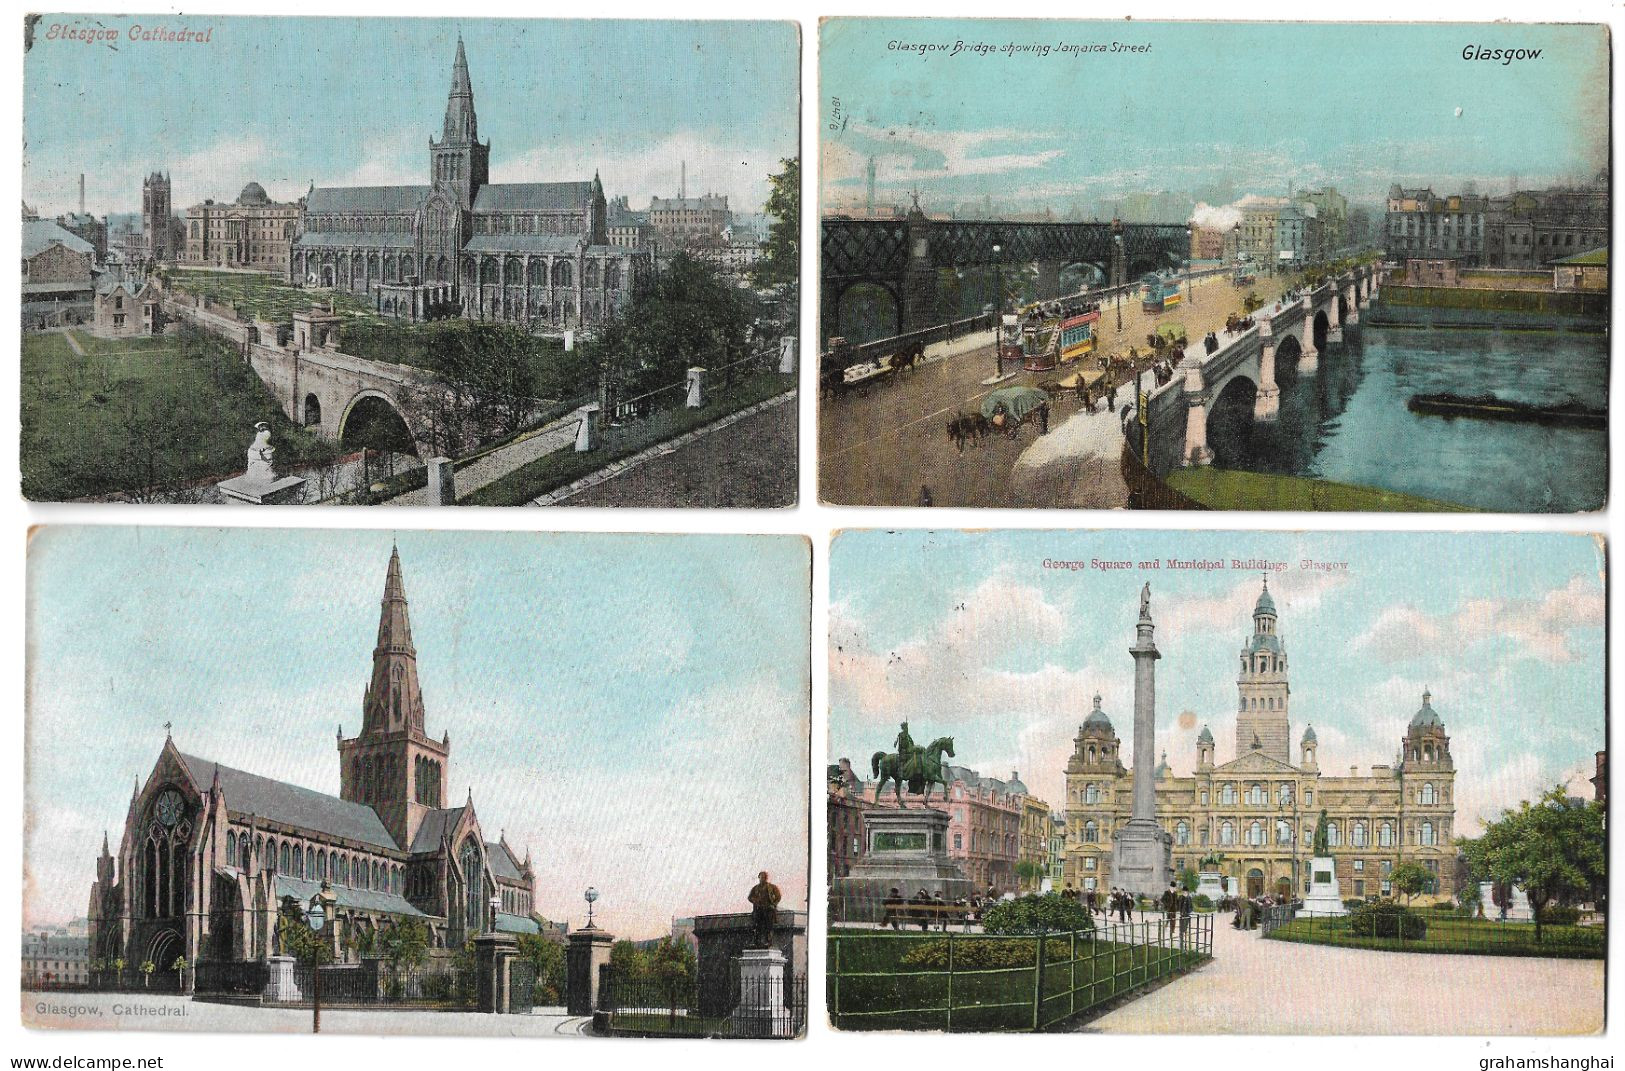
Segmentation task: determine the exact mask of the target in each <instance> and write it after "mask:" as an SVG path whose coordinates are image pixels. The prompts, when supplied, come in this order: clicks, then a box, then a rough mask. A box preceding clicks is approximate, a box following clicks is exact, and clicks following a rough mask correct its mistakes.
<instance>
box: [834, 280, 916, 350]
mask: <svg viewBox="0 0 1625 1071" xmlns="http://www.w3.org/2000/svg"><path fill="white" fill-rule="evenodd" d="M882 296H883V297H884V298H885V300H886V301H887V302H890V306H891V308H890V313H889V315H888V314H887V313H886V311H885V308H884V305H883V303H882V302H881V300H880V299H881V297H882ZM829 308H830V309H831V310H832V312H833V318H832V320H831V322H830V324H829V327H828V331H827V333H828V334H831V335H848V336H853V332H860V333H861V334H871V335H873V337H874V338H885V337H887V335H900V334H902V333H903V301H902V297H901V295H899V294H898V292H897V288H896V287H894V286H892V285H891V284H889V283H885V282H882V281H881V280H879V279H857V280H853V281H852V282H849V283H845V284H843V285H841V286H840V287H839V288H837V289H836V291H835V293H834V294H832V295H830V304H829ZM888 319H889V320H890V323H889V324H887V323H885V321H886V320H888ZM877 331H878V332H879V333H878V334H874V332H877ZM853 337H856V336H853ZM861 341H869V340H868V339H861Z"/></svg>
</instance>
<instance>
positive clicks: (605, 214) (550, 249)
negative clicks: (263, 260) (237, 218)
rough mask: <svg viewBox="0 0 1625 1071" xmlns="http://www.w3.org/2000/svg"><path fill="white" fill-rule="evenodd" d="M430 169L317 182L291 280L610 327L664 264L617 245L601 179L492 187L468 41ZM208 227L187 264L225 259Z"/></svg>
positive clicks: (545, 323)
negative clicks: (418, 178) (406, 179)
mask: <svg viewBox="0 0 1625 1071" xmlns="http://www.w3.org/2000/svg"><path fill="white" fill-rule="evenodd" d="M427 164H428V167H427V172H428V178H429V182H428V183H427V184H426V185H421V186H315V187H313V188H312V189H311V190H310V192H309V193H307V194H306V195H305V198H304V214H303V221H302V223H301V224H300V225H299V233H298V236H297V237H296V238H295V239H294V241H293V247H292V249H291V251H290V252H289V254H288V263H287V270H288V278H289V281H290V282H293V283H296V284H302V285H308V286H322V287H328V288H333V289H338V290H343V291H348V292H350V293H353V294H357V295H361V296H364V297H366V298H368V299H369V300H370V301H372V302H373V303H374V305H375V307H376V308H377V310H378V311H379V312H381V313H383V314H384V315H386V316H392V317H396V318H399V319H402V320H409V321H414V322H415V321H418V320H423V319H428V318H430V317H433V316H439V315H443V314H444V312H445V311H446V310H447V309H454V310H456V311H458V312H459V313H460V314H461V315H463V316H465V317H468V318H471V319H478V320H502V321H507V322H511V323H516V324H523V325H525V326H527V327H529V328H531V329H533V330H563V329H565V328H570V327H578V326H592V325H596V324H601V323H603V322H605V321H606V320H608V319H609V318H610V317H611V316H612V315H613V314H614V313H615V312H616V311H617V310H618V309H620V308H621V307H622V306H623V305H624V304H626V303H627V302H628V301H630V300H631V295H632V290H633V286H634V284H635V283H636V282H637V281H638V280H639V279H640V278H641V277H643V276H645V275H647V274H648V273H650V272H652V271H653V259H652V254H651V252H650V250H648V249H636V248H626V247H624V246H619V245H614V244H612V243H611V241H610V233H609V206H608V202H607V201H606V199H605V197H604V184H603V182H602V181H600V180H599V177H598V175H597V174H596V173H594V175H593V177H592V178H591V179H590V180H587V181H578V182H516V183H493V182H490V181H489V177H490V171H491V143H490V142H489V141H485V142H482V141H480V136H479V120H478V118H477V117H476V115H475V112H474V88H473V83H472V82H471V81H470V79H469V74H468V58H467V56H466V54H465V53H464V50H463V42H462V38H460V37H459V38H458V40H457V57H456V60H455V62H454V63H453V65H452V76H451V92H450V93H449V95H448V96H447V99H446V115H445V120H444V122H443V124H442V126H441V132H440V138H439V139H438V140H436V139H435V138H433V137H431V138H430V139H429V143H428V160H427ZM260 195H261V196H263V191H261V194H260ZM245 196H247V197H249V198H250V199H252V197H253V191H252V189H251V190H248V191H245ZM229 224H230V220H229V219H226V218H225V217H224V216H222V219H221V220H219V221H218V222H217V224H216V226H217V227H226V228H227V230H226V231H225V232H222V233H223V234H226V235H227V237H229V236H230V235H231V234H232V233H235V232H232V231H231V229H230V226H229ZM210 225H211V224H210V221H209V220H207V219H199V218H193V219H192V220H190V221H189V223H188V233H187V261H188V262H195V263H213V262H214V260H215V258H214V256H213V254H212V253H211V251H210V250H209V248H208V243H209V240H210V235H209V229H210ZM240 228H241V225H239V230H240ZM269 247H270V246H269V244H268V245H267V248H269ZM243 252H244V257H245V258H248V259H252V254H251V253H250V252H249V251H247V250H244V251H243Z"/></svg>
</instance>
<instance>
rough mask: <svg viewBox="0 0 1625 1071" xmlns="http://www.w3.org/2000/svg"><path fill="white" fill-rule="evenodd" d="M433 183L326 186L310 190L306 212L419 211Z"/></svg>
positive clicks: (313, 213)
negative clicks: (417, 184)
mask: <svg viewBox="0 0 1625 1071" xmlns="http://www.w3.org/2000/svg"><path fill="white" fill-rule="evenodd" d="M432 188H433V187H430V186H327V187H317V188H316V189H314V190H311V191H310V195H309V196H308V197H307V198H306V199H305V214H306V215H307V216H308V215H320V214H321V213H324V212H416V211H417V209H418V206H419V205H421V204H423V202H424V201H425V200H427V199H428V197H429V192H430V190H431V189H432Z"/></svg>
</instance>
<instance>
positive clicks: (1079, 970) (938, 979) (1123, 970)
mask: <svg viewBox="0 0 1625 1071" xmlns="http://www.w3.org/2000/svg"><path fill="white" fill-rule="evenodd" d="M943 939H944V938H943V937H942V936H941V935H940V934H919V935H913V934H909V935H881V934H874V933H872V932H871V931H845V932H842V931H834V932H832V933H831V935H830V941H829V953H828V956H829V958H828V960H827V961H826V962H827V963H828V965H829V971H830V973H829V975H828V982H827V985H828V989H829V992H828V999H829V1010H830V1014H831V1016H833V1018H834V1022H835V1024H836V1026H837V1028H839V1029H842V1030H947V1029H949V1028H950V1023H949V1017H948V1013H947V1011H946V1010H945V1009H946V1007H947V1004H948V1001H949V990H950V979H949V975H948V974H947V972H946V971H943V970H941V969H937V968H927V967H919V966H915V965H912V964H910V963H908V962H906V961H905V956H907V954H908V952H909V951H910V950H911V949H914V948H917V947H919V946H921V945H922V944H926V943H930V942H937V941H942V940H943ZM986 940H990V939H989V938H985V937H981V936H978V935H970V936H968V937H960V936H958V935H956V936H955V937H954V941H955V945H956V947H957V948H964V947H967V945H968V944H969V943H971V942H976V941H986ZM991 940H995V941H997V940H1000V939H999V938H991ZM1034 943H1035V942H1034ZM1046 944H1047V946H1048V948H1047V955H1046V960H1045V968H1044V991H1043V1003H1042V1007H1041V1008H1040V1009H1039V1012H1040V1022H1042V1023H1044V1024H1053V1023H1055V1022H1056V1021H1058V1020H1061V1019H1065V1018H1070V1017H1071V1016H1072V1014H1074V1013H1081V1012H1084V1011H1087V1010H1088V1009H1090V1008H1092V1007H1095V1006H1097V1005H1099V1004H1103V1003H1105V1002H1106V1001H1108V1000H1110V999H1112V998H1113V997H1115V996H1118V995H1120V994H1123V993H1127V992H1129V991H1130V990H1132V989H1133V988H1135V987H1137V986H1139V985H1141V984H1143V983H1144V981H1146V980H1147V979H1146V978H1145V977H1144V975H1143V973H1142V972H1145V970H1146V959H1147V956H1148V955H1149V956H1151V957H1156V956H1158V955H1167V954H1168V953H1167V950H1161V949H1157V948H1155V947H1147V946H1144V945H1129V944H1118V943H1115V942H1112V941H1106V940H1089V939H1086V938H1082V937H1080V938H1079V939H1078V942H1077V954H1078V959H1077V961H1076V962H1070V961H1069V959H1068V955H1069V951H1070V949H1071V948H1072V944H1071V941H1070V939H1068V938H1051V939H1049V941H1048V942H1046ZM837 945H839V955H838V958H837V949H836V946H837ZM1203 958H1204V957H1202V956H1201V955H1200V954H1199V953H1196V952H1175V953H1173V955H1172V956H1171V961H1170V962H1166V963H1163V964H1162V965H1161V966H1160V967H1156V968H1153V969H1151V971H1150V972H1149V974H1150V975H1151V976H1152V977H1163V976H1166V975H1168V974H1171V973H1174V972H1176V971H1180V970H1184V969H1187V968H1189V967H1193V966H1195V965H1196V964H1198V963H1200V962H1201V961H1202V960H1203ZM1027 959H1028V960H1029V962H1028V963H1027V965H1025V966H1015V967H997V968H983V969H977V970H960V969H957V968H956V969H955V971H954V974H953V976H952V1000H953V1017H952V1024H951V1028H952V1029H953V1030H954V1031H956V1032H957V1031H960V1030H966V1031H998V1030H1031V1029H1032V1026H1033V1003H1034V1000H1033V998H1034V995H1035V988H1034V987H1035V984H1036V981H1037V976H1036V971H1035V965H1034V964H1032V963H1031V962H1030V961H1031V959H1032V957H1031V956H1030V955H1029V956H1028V957H1027ZM837 967H838V969H839V976H838V977H837V974H836V970H837ZM853 975H857V976H858V977H853ZM853 1013H861V1014H853Z"/></svg>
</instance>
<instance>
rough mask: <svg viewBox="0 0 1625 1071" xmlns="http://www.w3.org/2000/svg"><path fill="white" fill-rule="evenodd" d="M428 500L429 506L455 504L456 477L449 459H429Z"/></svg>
mask: <svg viewBox="0 0 1625 1071" xmlns="http://www.w3.org/2000/svg"><path fill="white" fill-rule="evenodd" d="M428 500H429V505H431V506H455V505H456V504H457V477H456V472H455V467H454V466H453V465H452V462H451V459H450V458H449V457H431V458H430V459H429V483H428Z"/></svg>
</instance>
